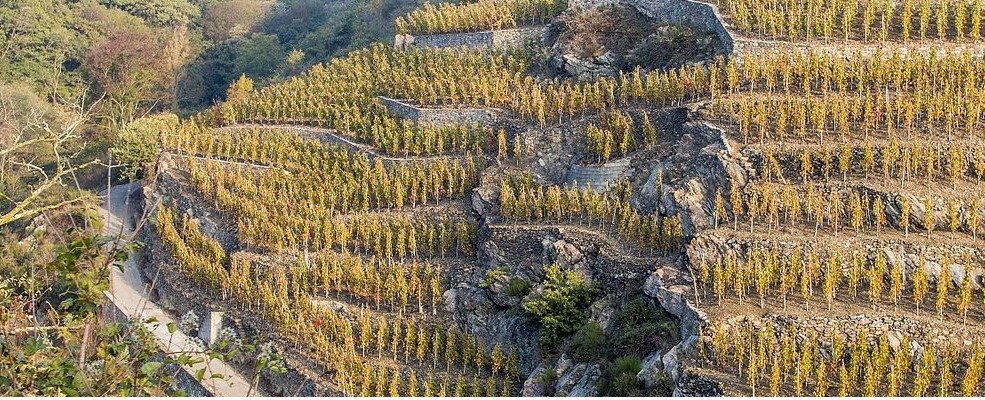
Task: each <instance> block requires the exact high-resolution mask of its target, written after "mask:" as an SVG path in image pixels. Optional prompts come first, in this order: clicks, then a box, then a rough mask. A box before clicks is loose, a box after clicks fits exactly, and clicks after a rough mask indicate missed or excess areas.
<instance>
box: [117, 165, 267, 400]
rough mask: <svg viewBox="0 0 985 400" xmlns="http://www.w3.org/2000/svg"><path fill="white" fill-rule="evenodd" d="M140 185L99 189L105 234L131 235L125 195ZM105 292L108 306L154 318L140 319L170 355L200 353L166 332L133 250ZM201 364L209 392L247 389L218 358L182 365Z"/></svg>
mask: <svg viewBox="0 0 985 400" xmlns="http://www.w3.org/2000/svg"><path fill="white" fill-rule="evenodd" d="M140 188H141V187H140V185H139V184H136V183H131V184H127V185H119V186H114V187H112V188H111V189H110V190H109V192H108V193H106V192H103V193H102V195H103V196H104V200H103V206H102V208H103V209H102V214H103V216H104V218H105V219H104V221H105V228H104V229H105V233H106V234H107V235H110V236H112V237H122V238H124V240H130V239H132V237H133V235H134V224H133V218H132V217H133V216H134V215H135V212H134V211H135V208H136V207H132V206H131V204H130V202H129V198H130V197H131V195H132V194H133V193H134V191H136V190H140ZM105 294H106V297H107V298H108V299H109V301H110V302H111V303H112V304H110V306H115V307H116V308H117V310H118V311H119V312H120V313H122V314H123V315H126V316H127V317H128V318H131V319H132V320H136V321H141V322H143V321H148V320H152V319H153V320H156V322H151V323H148V322H143V323H144V326H145V327H146V328H147V329H148V330H149V331H150V332H151V334H152V335H153V336H154V339H155V340H156V341H157V343H158V346H159V347H160V348H161V351H163V352H165V353H169V354H171V355H172V356H173V357H177V356H179V355H181V354H188V355H189V356H192V357H196V358H201V357H203V353H202V352H203V351H204V350H203V349H202V348H201V347H200V346H199V345H198V344H196V343H195V342H194V341H193V340H192V338H190V337H188V336H187V335H185V334H184V333H182V332H180V331H178V332H175V333H174V334H171V333H169V332H168V324H170V323H177V322H176V321H175V320H174V319H173V318H171V316H170V315H168V313H166V312H165V311H164V310H163V309H161V308H160V307H158V306H157V304H154V303H153V302H151V301H150V299H149V294H148V292H147V286H146V285H144V283H143V280H142V279H141V277H140V271H139V270H138V267H137V261H136V257H135V255H134V254H132V253H131V254H130V257H129V258H128V259H127V261H126V263H124V265H123V270H122V271H120V269H119V268H113V269H112V272H111V274H110V290H109V291H107V292H106V293H105ZM203 367H205V368H206V373H205V378H204V379H203V380H202V382H201V384H202V387H204V388H205V390H206V391H208V392H209V393H210V394H212V395H213V396H221V397H230V396H232V397H243V396H246V395H247V394H248V393H249V391H250V383H249V381H248V380H247V379H246V378H244V377H243V376H242V375H240V374H239V373H238V372H236V370H235V369H233V368H232V367H231V366H229V365H228V364H226V363H225V362H222V361H220V360H217V359H213V358H208V357H206V362H205V363H204V364H202V363H200V364H197V365H195V366H192V367H184V368H185V370H186V371H187V372H188V373H189V374H190V375H191V376H195V373H196V371H197V370H199V369H201V368H203ZM213 374H221V375H222V378H211V376H212V375H213ZM254 392H255V391H254Z"/></svg>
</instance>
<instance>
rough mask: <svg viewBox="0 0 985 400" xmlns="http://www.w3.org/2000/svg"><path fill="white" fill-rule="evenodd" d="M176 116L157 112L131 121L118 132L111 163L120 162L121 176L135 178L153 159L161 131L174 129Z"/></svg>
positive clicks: (158, 145) (112, 150)
mask: <svg viewBox="0 0 985 400" xmlns="http://www.w3.org/2000/svg"><path fill="white" fill-rule="evenodd" d="M177 125H178V117H177V116H176V115H174V114H159V115H152V116H149V117H144V118H140V119H138V120H136V121H133V122H131V123H130V124H129V125H127V126H126V128H124V129H123V132H120V135H119V137H117V139H116V142H115V143H114V144H113V148H112V149H111V150H110V151H111V152H112V154H113V163H114V164H122V165H123V167H122V168H121V178H122V179H124V180H128V181H129V180H133V179H137V178H138V177H139V175H140V173H141V171H143V168H144V166H145V165H147V164H148V163H151V162H153V161H154V159H155V157H157V153H158V151H159V150H160V148H161V132H164V131H166V130H169V129H175V127H176V126H177Z"/></svg>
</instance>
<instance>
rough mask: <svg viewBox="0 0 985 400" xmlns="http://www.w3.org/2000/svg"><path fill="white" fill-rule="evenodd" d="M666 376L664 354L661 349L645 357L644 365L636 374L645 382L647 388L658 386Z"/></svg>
mask: <svg viewBox="0 0 985 400" xmlns="http://www.w3.org/2000/svg"><path fill="white" fill-rule="evenodd" d="M665 376H666V375H665V374H664V362H663V354H661V353H660V351H655V352H653V353H651V354H650V355H649V356H647V357H646V358H645V359H643V366H642V368H640V372H639V373H638V374H636V378H637V379H639V380H640V382H643V385H644V387H646V388H647V389H653V388H654V387H656V386H657V384H659V382H660V380H661V379H663V378H664V377H665Z"/></svg>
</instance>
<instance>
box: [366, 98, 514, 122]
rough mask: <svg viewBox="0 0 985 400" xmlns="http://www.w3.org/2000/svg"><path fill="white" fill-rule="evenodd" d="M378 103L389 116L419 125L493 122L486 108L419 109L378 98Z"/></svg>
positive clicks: (400, 102)
mask: <svg viewBox="0 0 985 400" xmlns="http://www.w3.org/2000/svg"><path fill="white" fill-rule="evenodd" d="M379 99H380V102H381V103H383V106H384V107H386V109H387V111H389V112H390V114H392V115H394V116H396V117H399V118H403V119H408V120H411V121H414V122H416V123H417V124H420V125H430V126H439V125H456V124H469V125H474V124H482V125H488V124H491V123H493V122H494V121H495V119H496V114H495V112H494V111H492V110H490V109H486V108H469V107H420V106H417V105H414V104H411V103H408V102H405V101H402V100H397V99H391V98H389V97H384V96H380V97H379Z"/></svg>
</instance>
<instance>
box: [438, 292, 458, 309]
mask: <svg viewBox="0 0 985 400" xmlns="http://www.w3.org/2000/svg"><path fill="white" fill-rule="evenodd" d="M441 299H442V304H443V305H444V307H445V311H446V312H449V313H454V312H455V308H456V306H457V302H458V291H457V290H455V289H448V290H445V293H443V294H442V295H441Z"/></svg>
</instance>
